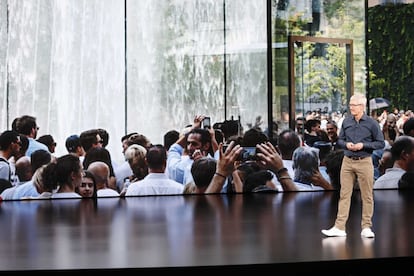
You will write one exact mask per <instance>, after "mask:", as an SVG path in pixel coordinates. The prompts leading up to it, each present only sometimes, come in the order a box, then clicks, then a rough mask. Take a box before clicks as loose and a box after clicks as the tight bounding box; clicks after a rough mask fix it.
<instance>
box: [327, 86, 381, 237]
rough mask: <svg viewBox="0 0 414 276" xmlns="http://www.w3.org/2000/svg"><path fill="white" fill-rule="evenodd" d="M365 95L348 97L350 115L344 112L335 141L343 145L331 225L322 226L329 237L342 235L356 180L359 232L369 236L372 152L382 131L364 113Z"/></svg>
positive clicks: (371, 198) (371, 211) (377, 146)
mask: <svg viewBox="0 0 414 276" xmlns="http://www.w3.org/2000/svg"><path fill="white" fill-rule="evenodd" d="M366 105H367V98H366V97H365V96H364V95H362V94H355V95H353V96H352V97H351V98H350V100H349V111H350V113H351V114H350V115H352V116H349V115H348V116H346V117H345V119H344V121H343V123H342V127H341V130H340V133H339V139H338V142H337V143H338V145H339V146H340V147H341V148H344V149H345V152H344V153H345V157H344V159H343V161H342V166H341V174H340V177H341V191H340V198H339V203H338V213H337V216H336V220H335V225H334V226H333V227H332V228H330V229H328V230H322V233H323V234H324V235H326V236H329V237H336V236H346V232H345V228H346V222H347V220H348V216H349V209H350V204H351V196H352V191H353V188H354V183H355V182H356V180H357V181H358V184H359V189H360V191H361V199H362V220H361V227H362V232H361V236H363V237H366V238H373V237H374V236H375V234H374V232H372V230H371V227H372V216H373V213H374V197H373V185H374V166H373V163H372V157H371V155H372V152H373V151H374V150H376V149H382V148H384V146H385V143H384V135H383V134H382V131H381V128H380V126H379V124H378V122H377V121H375V120H374V119H373V118H371V117H370V116H368V115H367V114H365V108H366Z"/></svg>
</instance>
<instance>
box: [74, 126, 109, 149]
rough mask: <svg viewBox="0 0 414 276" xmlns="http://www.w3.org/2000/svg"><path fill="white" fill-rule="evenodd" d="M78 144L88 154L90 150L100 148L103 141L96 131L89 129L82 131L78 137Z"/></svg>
mask: <svg viewBox="0 0 414 276" xmlns="http://www.w3.org/2000/svg"><path fill="white" fill-rule="evenodd" d="M79 139H80V144H81V145H82V147H83V149H84V150H85V152H88V150H89V149H91V148H96V147H102V145H103V143H104V141H103V139H102V137H101V136H100V135H99V131H98V129H89V130H85V131H82V132H81V134H80V135H79Z"/></svg>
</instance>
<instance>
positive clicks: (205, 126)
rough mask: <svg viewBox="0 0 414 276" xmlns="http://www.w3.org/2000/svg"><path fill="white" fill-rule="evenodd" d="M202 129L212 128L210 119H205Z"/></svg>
mask: <svg viewBox="0 0 414 276" xmlns="http://www.w3.org/2000/svg"><path fill="white" fill-rule="evenodd" d="M201 127H202V128H211V119H210V117H204V119H203V121H202V123H201Z"/></svg>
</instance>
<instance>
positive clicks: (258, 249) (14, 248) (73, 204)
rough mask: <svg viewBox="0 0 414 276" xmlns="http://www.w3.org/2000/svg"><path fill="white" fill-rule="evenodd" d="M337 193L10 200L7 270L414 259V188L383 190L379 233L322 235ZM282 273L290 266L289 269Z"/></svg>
mask: <svg viewBox="0 0 414 276" xmlns="http://www.w3.org/2000/svg"><path fill="white" fill-rule="evenodd" d="M337 196H338V195H337V193H335V192H296V193H279V194H255V195H233V196H226V195H207V196H196V195H194V196H191V195H190V196H154V197H130V198H120V199H118V198H101V199H98V200H97V202H95V201H94V200H89V199H84V200H69V199H64V200H58V199H55V200H34V201H3V202H1V205H0V208H1V209H0V225H1V236H0V270H1V271H0V272H7V273H8V274H10V272H11V271H17V272H20V273H21V272H33V271H34V270H36V271H38V270H42V271H45V272H52V273H56V272H58V271H59V272H70V273H71V272H74V271H73V270H77V271H79V270H82V271H83V270H85V271H89V270H101V269H104V270H114V271H117V270H120V271H122V272H128V271H133V272H136V271H140V270H145V271H163V270H166V271H174V270H178V271H179V270H191V271H198V270H199V271H200V272H201V271H209V270H210V271H220V272H223V271H227V270H228V271H231V270H239V269H240V270H242V271H249V270H251V271H256V270H262V269H263V270H266V271H267V270H269V269H270V270H271V271H273V272H275V273H276V272H277V271H278V269H283V273H285V272H289V273H290V274H288V275H292V274H305V273H306V274H310V273H312V274H314V273H319V275H321V274H324V275H334V276H337V275H360V274H366V273H370V272H377V271H378V272H381V271H382V270H383V269H385V268H386V267H389V266H390V267H394V269H395V266H396V267H397V268H398V267H399V268H398V270H400V269H401V267H400V266H401V265H403V264H406V263H410V264H411V263H412V261H413V259H414V258H413V257H414V219H413V217H414V192H410V191H404V192H401V191H397V190H381V191H375V192H374V196H375V214H374V219H373V224H374V225H373V230H374V231H375V233H376V237H375V238H374V239H366V238H361V236H360V232H361V229H360V219H361V204H360V194H359V192H358V191H355V192H354V195H353V200H352V206H351V214H350V219H349V221H348V229H347V233H348V236H347V237H346V238H324V237H323V235H322V234H321V232H320V230H321V229H323V228H328V227H330V226H332V224H333V222H334V218H335V215H336V207H337ZM281 272H282V271H281Z"/></svg>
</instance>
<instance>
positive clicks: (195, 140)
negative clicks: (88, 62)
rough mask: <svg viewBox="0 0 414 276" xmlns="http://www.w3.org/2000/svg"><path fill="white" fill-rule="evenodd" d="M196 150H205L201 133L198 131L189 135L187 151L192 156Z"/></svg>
mask: <svg viewBox="0 0 414 276" xmlns="http://www.w3.org/2000/svg"><path fill="white" fill-rule="evenodd" d="M196 150H200V151H201V152H203V144H201V135H200V134H198V133H191V134H190V135H188V137H187V151H188V155H189V156H190V158H192V157H193V154H194V152H195V151H196Z"/></svg>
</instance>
